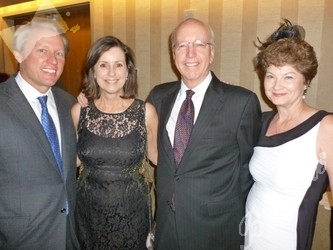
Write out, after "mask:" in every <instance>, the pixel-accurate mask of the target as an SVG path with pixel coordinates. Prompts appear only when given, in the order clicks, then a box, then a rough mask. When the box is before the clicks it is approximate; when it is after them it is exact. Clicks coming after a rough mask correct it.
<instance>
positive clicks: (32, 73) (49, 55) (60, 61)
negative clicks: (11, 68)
mask: <svg viewBox="0 0 333 250" xmlns="http://www.w3.org/2000/svg"><path fill="white" fill-rule="evenodd" d="M29 36H30V37H29V39H27V42H26V43H25V44H24V46H23V48H22V50H21V51H14V55H15V57H16V59H17V61H18V62H19V63H20V73H21V75H22V77H23V79H24V80H25V81H27V82H28V83H29V84H30V85H31V86H33V87H34V88H35V89H37V90H38V91H39V92H41V93H45V92H46V91H47V90H48V89H49V88H50V87H51V86H53V85H54V84H55V83H56V82H57V81H58V79H59V77H60V76H61V74H62V72H63V69H64V64H65V47H64V43H63V40H62V39H61V37H60V35H59V34H57V33H56V32H54V31H51V30H48V29H42V30H40V29H39V30H38V31H37V30H33V31H32V32H31V33H30V34H29Z"/></svg>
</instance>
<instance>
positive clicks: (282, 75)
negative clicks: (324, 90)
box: [264, 65, 307, 107]
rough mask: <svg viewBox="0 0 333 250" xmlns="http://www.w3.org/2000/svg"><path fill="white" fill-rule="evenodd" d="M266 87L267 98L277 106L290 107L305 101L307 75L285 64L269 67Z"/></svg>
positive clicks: (266, 75) (265, 80) (265, 82)
mask: <svg viewBox="0 0 333 250" xmlns="http://www.w3.org/2000/svg"><path fill="white" fill-rule="evenodd" d="M264 87H265V93H266V96H267V98H268V99H269V100H270V101H271V102H272V103H273V104H274V105H276V106H283V107H290V106H293V105H295V104H298V103H300V102H303V94H304V90H305V89H306V87H307V85H306V80H305V77H304V76H303V75H302V74H301V73H299V72H298V71H297V70H296V69H295V68H294V67H292V66H290V65H284V66H281V67H276V66H274V65H270V66H269V67H268V68H267V71H266V74H265V79H264Z"/></svg>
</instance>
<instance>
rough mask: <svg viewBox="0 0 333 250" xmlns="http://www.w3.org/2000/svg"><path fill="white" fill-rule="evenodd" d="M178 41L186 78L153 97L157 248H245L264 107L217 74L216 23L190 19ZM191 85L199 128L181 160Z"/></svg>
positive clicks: (176, 54)
mask: <svg viewBox="0 0 333 250" xmlns="http://www.w3.org/2000/svg"><path fill="white" fill-rule="evenodd" d="M171 43H172V53H173V59H174V63H175V65H176V67H177V69H178V70H179V72H180V74H181V80H180V81H175V82H170V83H165V84H161V85H157V86H155V87H154V88H153V89H152V91H151V93H150V94H149V96H148V98H147V101H148V102H151V103H152V104H153V105H154V106H155V108H156V109H157V112H158V116H159V133H158V165H157V179H156V184H157V186H156V187H157V213H156V223H157V228H156V236H155V244H156V249H157V250H164V249H165V250H170V249H172V250H176V249H179V250H199V249H202V250H207V249H209V250H215V249H216V250H233V249H235V250H236V249H237V250H238V249H240V246H241V245H243V236H242V232H241V231H242V230H240V229H241V228H242V227H243V225H242V218H243V217H244V215H245V200H246V197H247V194H248V191H249V189H250V187H251V185H252V183H253V180H252V178H251V175H250V173H249V169H248V163H249V160H250V157H251V155H252V152H253V147H254V146H255V144H256V141H257V138H258V135H259V130H260V127H261V109H260V104H259V101H258V98H257V96H256V95H255V94H254V93H252V92H250V91H249V90H246V89H244V88H241V87H239V86H233V85H228V84H225V83H223V82H221V81H219V80H218V79H217V77H216V76H215V75H214V73H213V72H211V71H210V65H211V64H212V62H213V59H214V53H215V50H214V33H213V31H212V29H211V28H210V27H209V26H208V25H206V24H204V23H203V22H201V21H199V20H197V19H187V20H185V21H183V22H182V23H181V24H180V25H179V26H178V27H177V28H176V29H175V30H174V32H173V33H172V35H171ZM188 89H191V90H193V91H194V95H193V96H192V101H193V103H194V125H193V128H192V132H191V135H190V138H189V141H188V144H187V147H186V149H185V152H184V154H183V156H182V158H181V160H180V162H179V163H178V164H177V163H176V161H175V157H174V152H173V150H174V149H173V148H174V134H175V130H178V128H176V122H177V117H178V114H179V112H180V111H179V110H180V107H181V105H182V102H183V100H184V99H185V95H186V94H185V91H186V90H188Z"/></svg>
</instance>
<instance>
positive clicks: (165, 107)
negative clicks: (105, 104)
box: [159, 84, 180, 169]
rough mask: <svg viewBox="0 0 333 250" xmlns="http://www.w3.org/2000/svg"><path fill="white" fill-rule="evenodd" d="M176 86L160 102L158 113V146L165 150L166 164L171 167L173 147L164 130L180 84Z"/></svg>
mask: <svg viewBox="0 0 333 250" xmlns="http://www.w3.org/2000/svg"><path fill="white" fill-rule="evenodd" d="M177 86H179V87H178V88H176V89H174V90H173V91H171V92H170V94H169V95H167V96H166V97H165V98H164V99H163V100H162V102H161V111H160V112H161V114H160V118H159V119H160V120H159V123H160V126H161V128H162V131H161V133H160V140H161V142H162V143H161V144H160V145H159V146H160V148H161V149H162V150H164V151H165V155H167V157H168V160H169V161H170V163H169V164H167V165H168V166H170V167H172V168H173V169H174V168H175V167H176V165H175V159H174V155H173V149H172V145H171V142H170V138H169V134H168V132H167V130H166V125H167V123H168V120H169V117H170V114H171V111H172V108H173V105H174V103H175V100H176V97H177V94H178V91H179V89H180V84H178V85H177Z"/></svg>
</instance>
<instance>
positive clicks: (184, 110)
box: [173, 89, 194, 166]
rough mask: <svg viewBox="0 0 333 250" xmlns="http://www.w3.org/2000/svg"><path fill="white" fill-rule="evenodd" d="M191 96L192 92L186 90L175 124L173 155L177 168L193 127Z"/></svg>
mask: <svg viewBox="0 0 333 250" xmlns="http://www.w3.org/2000/svg"><path fill="white" fill-rule="evenodd" d="M193 95H194V92H193V91H192V90H190V89H189V90H186V99H185V100H184V102H183V103H182V106H181V108H180V111H179V114H178V118H177V122H176V128H175V138H174V144H173V153H174V157H175V161H176V164H177V166H178V165H179V163H180V160H181V159H182V157H183V154H184V151H185V148H186V146H187V143H188V140H189V139H190V135H191V131H192V127H193V122H194V105H193V102H192V99H191V98H192V96H193Z"/></svg>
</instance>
